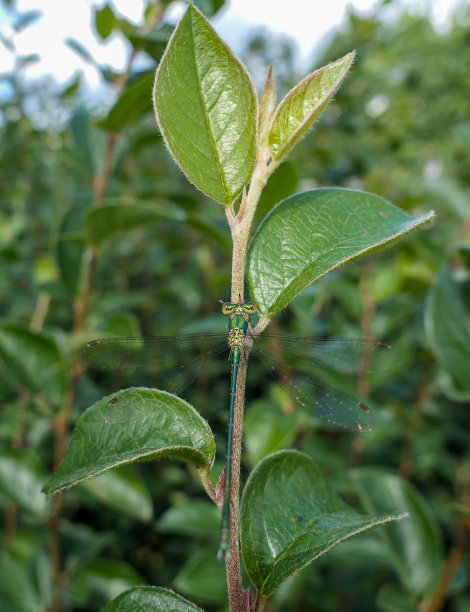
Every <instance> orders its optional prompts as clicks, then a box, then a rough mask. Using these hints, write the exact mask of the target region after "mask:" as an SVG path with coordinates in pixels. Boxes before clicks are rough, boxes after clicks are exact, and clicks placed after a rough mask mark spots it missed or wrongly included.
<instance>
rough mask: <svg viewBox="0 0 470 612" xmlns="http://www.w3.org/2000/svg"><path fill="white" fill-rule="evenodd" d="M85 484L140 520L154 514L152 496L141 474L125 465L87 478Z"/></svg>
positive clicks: (97, 494) (117, 508)
mask: <svg viewBox="0 0 470 612" xmlns="http://www.w3.org/2000/svg"><path fill="white" fill-rule="evenodd" d="M83 486H84V487H86V489H87V490H88V491H89V492H90V493H92V494H93V495H94V496H95V497H96V498H97V499H99V500H100V501H102V502H104V503H105V504H108V505H109V506H111V507H112V508H115V509H116V510H117V511H118V512H119V513H122V514H127V516H130V517H132V518H134V519H137V520H139V521H143V522H148V521H150V519H151V518H152V516H153V505H152V497H151V495H150V492H149V490H148V488H147V486H146V484H145V482H144V480H143V479H142V477H141V476H139V474H138V473H137V472H135V471H134V470H132V469H131V468H130V467H127V466H124V467H119V468H116V469H114V470H109V471H108V472H104V473H103V474H100V475H99V476H96V477H95V478H91V479H90V480H86V481H85V482H84V483H83Z"/></svg>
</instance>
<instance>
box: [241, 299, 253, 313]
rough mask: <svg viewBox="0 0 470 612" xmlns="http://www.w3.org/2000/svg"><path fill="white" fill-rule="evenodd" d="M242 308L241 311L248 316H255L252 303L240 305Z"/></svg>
mask: <svg viewBox="0 0 470 612" xmlns="http://www.w3.org/2000/svg"><path fill="white" fill-rule="evenodd" d="M242 308H243V311H244V312H246V314H249V315H252V314H255V312H256V306H255V305H254V304H253V302H247V303H246V304H242Z"/></svg>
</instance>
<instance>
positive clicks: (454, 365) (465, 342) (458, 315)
mask: <svg viewBox="0 0 470 612" xmlns="http://www.w3.org/2000/svg"><path fill="white" fill-rule="evenodd" d="M466 293H467V295H468V281H464V282H459V281H457V280H456V279H455V278H453V277H452V275H451V273H450V272H449V270H448V269H447V268H444V269H443V270H442V271H441V272H440V274H439V276H438V277H437V278H436V280H435V282H434V283H433V285H432V286H431V289H430V291H429V294H428V300H427V304H426V311H425V324H426V333H427V336H428V339H429V342H430V344H431V346H432V349H433V351H434V353H435V355H436V357H437V359H438V361H439V364H440V365H441V367H442V368H443V370H444V371H445V372H446V374H447V381H444V385H443V386H444V389H445V392H446V394H447V395H449V397H451V399H454V400H457V401H466V400H468V399H470V376H469V365H468V364H469V363H470V300H468V298H465V295H466Z"/></svg>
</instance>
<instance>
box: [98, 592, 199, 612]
mask: <svg viewBox="0 0 470 612" xmlns="http://www.w3.org/2000/svg"><path fill="white" fill-rule="evenodd" d="M136 610H146V611H147V612H202V610H201V608H198V607H197V606H196V605H194V604H193V603H191V602H190V601H188V600H187V599H184V597H181V595H177V594H176V593H174V592H173V591H170V590H168V589H162V588H161V587H150V586H141V587H134V588H133V589H129V590H128V591H125V592H124V593H121V595H119V596H118V597H116V599H113V601H111V602H109V604H108V605H107V606H106V607H105V608H103V612H135V611H136Z"/></svg>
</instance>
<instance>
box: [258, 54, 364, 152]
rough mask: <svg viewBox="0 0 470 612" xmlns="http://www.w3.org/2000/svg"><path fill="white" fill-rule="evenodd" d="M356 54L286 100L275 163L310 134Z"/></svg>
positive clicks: (275, 129)
mask: <svg viewBox="0 0 470 612" xmlns="http://www.w3.org/2000/svg"><path fill="white" fill-rule="evenodd" d="M354 55H355V52H354V51H353V52H351V53H348V54H347V55H345V56H344V57H342V58H341V59H339V60H337V61H336V62H333V63H332V64H328V66H324V67H323V68H320V69H319V70H316V71H315V72H314V73H313V74H310V75H309V76H308V77H306V78H305V79H304V80H303V81H301V82H300V83H299V84H298V85H296V86H295V87H294V89H292V90H291V91H290V92H289V93H288V94H287V96H286V97H285V98H284V100H282V101H281V102H280V104H279V106H278V108H277V110H276V113H275V115H274V118H273V124H272V127H271V131H270V133H269V144H270V147H271V153H272V156H273V159H274V160H276V161H279V160H280V159H282V158H283V157H285V156H286V155H287V153H288V152H289V151H290V150H291V149H292V148H293V147H294V146H295V145H296V143H297V142H298V141H299V140H300V139H301V138H302V136H304V135H305V134H306V132H307V131H308V130H309V128H310V127H311V126H312V125H313V123H314V122H315V121H316V120H317V119H318V117H319V116H320V115H321V113H322V112H323V110H324V109H325V107H326V105H327V104H328V102H329V101H330V100H331V98H332V97H333V94H334V93H335V91H336V90H337V89H338V87H339V86H340V85H341V81H342V80H343V79H344V77H345V76H346V74H347V72H348V70H349V68H350V67H351V64H352V62H353V59H354Z"/></svg>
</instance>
